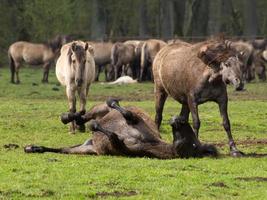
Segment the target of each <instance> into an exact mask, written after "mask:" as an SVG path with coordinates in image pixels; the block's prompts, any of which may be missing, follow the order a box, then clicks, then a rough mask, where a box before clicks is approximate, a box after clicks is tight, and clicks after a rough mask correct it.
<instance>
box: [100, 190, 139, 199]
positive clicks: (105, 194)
mask: <svg viewBox="0 0 267 200" xmlns="http://www.w3.org/2000/svg"><path fill="white" fill-rule="evenodd" d="M134 195H137V192H136V191H133V190H131V191H123V192H121V191H114V192H97V193H96V196H97V197H101V198H104V197H109V196H113V197H123V196H134Z"/></svg>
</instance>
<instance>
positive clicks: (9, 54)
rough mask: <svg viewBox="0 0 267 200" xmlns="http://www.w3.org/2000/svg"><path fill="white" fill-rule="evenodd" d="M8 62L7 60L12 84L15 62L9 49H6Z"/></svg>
mask: <svg viewBox="0 0 267 200" xmlns="http://www.w3.org/2000/svg"><path fill="white" fill-rule="evenodd" d="M8 60H9V67H10V72H11V82H12V83H14V75H15V62H14V59H13V57H12V55H11V52H10V49H8Z"/></svg>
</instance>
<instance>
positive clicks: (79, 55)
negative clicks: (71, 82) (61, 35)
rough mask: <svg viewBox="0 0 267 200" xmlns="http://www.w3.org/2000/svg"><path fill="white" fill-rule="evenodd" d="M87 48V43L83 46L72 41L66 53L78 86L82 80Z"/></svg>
mask: <svg viewBox="0 0 267 200" xmlns="http://www.w3.org/2000/svg"><path fill="white" fill-rule="evenodd" d="M87 50H88V43H85V47H83V46H82V45H81V44H77V43H76V42H73V43H72V45H71V47H70V49H69V52H68V55H69V63H70V66H71V68H72V70H71V71H72V72H73V73H74V79H75V84H76V85H77V86H78V87H81V85H82V84H83V82H84V71H85V65H86V56H87V55H86V51H87Z"/></svg>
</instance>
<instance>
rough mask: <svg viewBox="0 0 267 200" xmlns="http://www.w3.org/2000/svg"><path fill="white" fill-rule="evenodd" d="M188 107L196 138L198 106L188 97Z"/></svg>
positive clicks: (198, 125) (198, 121) (198, 122)
mask: <svg viewBox="0 0 267 200" xmlns="http://www.w3.org/2000/svg"><path fill="white" fill-rule="evenodd" d="M188 107H189V110H190V112H191V115H192V120H193V129H194V132H195V134H196V137H198V131H199V128H200V120H199V116H198V105H197V103H196V101H195V99H194V98H193V97H191V96H190V97H188Z"/></svg>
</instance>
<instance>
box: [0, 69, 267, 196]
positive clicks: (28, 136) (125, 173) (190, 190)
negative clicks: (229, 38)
mask: <svg viewBox="0 0 267 200" xmlns="http://www.w3.org/2000/svg"><path fill="white" fill-rule="evenodd" d="M41 76H42V72H41V70H39V69H38V70H34V69H29V68H24V69H22V70H21V82H22V83H21V84H20V85H12V84H10V83H9V81H10V80H9V78H10V75H9V70H8V69H7V68H5V69H0V102H1V103H0V111H1V113H0V114H1V116H0V138H1V139H0V199H26V198H27V199H28V198H29V199H40V198H42V199H91V198H93V199H96V198H104V199H117V198H119V199H205V200H206V199H242V200H243V199H267V190H266V188H267V84H266V83H251V84H248V85H246V91H244V92H239V93H238V92H234V91H233V88H232V87H229V88H228V91H229V97H230V102H229V115H230V119H231V124H232V132H233V136H234V138H235V140H236V142H237V144H238V147H239V149H240V150H241V151H243V152H245V153H246V154H247V156H246V157H244V158H231V157H229V156H228V153H229V151H228V145H227V138H226V133H225V132H224V130H223V127H222V126H221V118H220V115H219V112H218V107H217V105H216V104H214V103H206V104H204V105H201V106H200V119H201V122H202V124H201V129H200V139H201V140H202V141H203V142H208V143H214V144H216V146H217V147H218V149H219V151H220V153H221V154H222V156H221V157H220V158H219V159H211V158H204V159H174V160H157V159H148V158H125V157H111V156H78V155H59V154H52V153H46V154H25V153H24V152H23V147H24V146H25V145H27V144H37V145H47V146H52V147H59V146H68V145H74V144H79V143H82V142H83V141H84V140H86V139H87V138H88V137H90V135H91V134H90V133H89V132H87V133H77V134H75V135H70V134H69V133H68V126H65V125H63V124H62V123H61V122H60V120H59V116H60V114H61V113H62V112H66V111H67V100H66V97H65V92H64V88H63V87H61V86H59V85H58V84H57V81H56V78H55V74H54V72H52V73H51V74H50V77H49V78H50V83H49V84H45V85H44V84H41V81H40V80H41ZM109 96H114V97H120V98H121V99H122V100H123V101H122V103H121V104H122V105H135V106H139V107H141V108H143V109H144V110H146V111H147V112H148V113H149V114H150V115H151V117H154V101H153V84H151V83H144V84H136V85H130V86H108V85H104V84H100V83H96V84H94V85H93V86H92V87H91V92H90V94H89V100H88V106H87V107H88V108H89V107H91V106H92V105H94V104H95V103H99V102H103V101H104V100H105V99H106V98H107V97H109ZM180 108H181V106H180V105H179V103H177V102H175V101H173V100H172V99H171V98H169V100H168V101H167V103H166V106H165V109H164V121H163V125H162V128H161V133H162V137H163V138H164V139H166V140H168V141H171V129H170V127H169V125H168V120H169V119H170V117H171V116H173V115H175V114H177V113H178V112H179V110H180ZM8 144H17V145H19V148H12V147H10V146H8ZM8 147H9V148H8Z"/></svg>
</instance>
